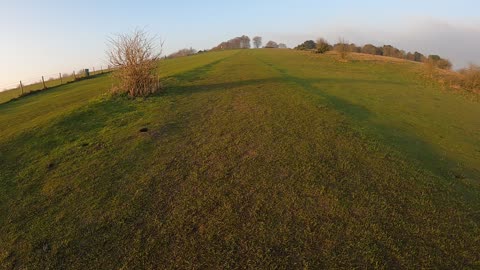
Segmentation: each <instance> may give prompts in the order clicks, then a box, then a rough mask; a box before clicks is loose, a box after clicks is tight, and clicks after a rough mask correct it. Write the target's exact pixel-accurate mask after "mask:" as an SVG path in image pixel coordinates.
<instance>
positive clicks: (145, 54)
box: [107, 29, 162, 97]
mask: <svg viewBox="0 0 480 270" xmlns="http://www.w3.org/2000/svg"><path fill="white" fill-rule="evenodd" d="M154 41H155V38H154V37H151V36H149V35H148V34H147V33H146V32H145V31H143V30H139V29H137V30H135V31H133V32H132V33H130V34H118V35H116V36H115V37H113V38H110V39H109V50H108V51H107V54H108V58H109V62H110V64H111V65H113V67H114V68H117V69H116V71H115V72H114V73H113V74H114V76H115V77H116V79H117V82H118V84H119V86H118V88H114V89H112V90H113V91H114V92H122V93H128V94H129V95H130V96H133V97H137V96H148V95H150V94H152V93H154V92H156V91H158V90H159V89H160V83H159V81H158V79H157V76H156V74H155V72H156V69H157V61H158V60H159V59H160V55H161V48H162V43H160V48H158V49H159V51H158V50H157V47H156V46H155V42H154Z"/></svg>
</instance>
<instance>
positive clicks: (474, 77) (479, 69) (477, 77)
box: [460, 65, 480, 90]
mask: <svg viewBox="0 0 480 270" xmlns="http://www.w3.org/2000/svg"><path fill="white" fill-rule="evenodd" d="M460 74H462V75H463V80H462V85H463V86H464V87H465V88H467V89H470V90H480V66H477V65H470V66H469V67H468V68H466V69H462V70H460Z"/></svg>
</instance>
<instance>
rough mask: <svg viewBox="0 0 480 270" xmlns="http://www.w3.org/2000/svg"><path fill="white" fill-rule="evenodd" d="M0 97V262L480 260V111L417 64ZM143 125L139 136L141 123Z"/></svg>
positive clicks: (204, 72) (195, 74)
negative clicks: (132, 93)
mask: <svg viewBox="0 0 480 270" xmlns="http://www.w3.org/2000/svg"><path fill="white" fill-rule="evenodd" d="M159 70H160V74H161V76H162V77H164V78H165V80H164V83H165V90H164V92H163V93H161V94H158V95H156V96H153V97H149V98H147V99H134V100H132V99H128V98H126V97H111V96H109V95H104V94H103V93H105V92H106V91H107V90H108V89H109V88H110V87H111V84H112V79H111V77H109V76H108V75H103V76H100V77H98V78H95V79H91V80H85V81H82V82H78V83H72V84H68V85H64V86H60V87H58V88H55V89H50V90H47V91H45V92H42V93H39V94H35V95H31V96H28V97H24V98H22V99H19V100H17V101H14V102H8V103H5V104H1V105H0V130H1V134H0V160H1V161H2V162H1V163H0V243H2V244H1V245H0V266H2V267H3V268H6V269H9V268H32V269H33V268H34V269H58V268H60V269H61V268H72V269H106V268H115V269H117V268H123V269H131V268H158V269H164V268H167V269H168V268H179V269H191V268H202V269H212V268H213V269H215V268H217V269H218V268H252V269H270V268H281V269H292V268H306V269H318V268H336V269H339V268H344V269H351V268H354V267H358V268H368V269H370V268H389V269H391V268H404V269H418V268H443V269H462V268H467V269H468V268H472V269H474V268H479V267H480V252H478V251H479V250H480V185H479V183H480V182H479V181H480V171H479V168H480V117H479V116H480V104H479V103H478V102H474V101H470V100H468V99H466V98H464V97H462V96H459V95H457V94H454V93H452V92H449V91H445V90H442V89H441V88H440V87H439V86H438V85H436V84H435V83H434V82H429V81H427V80H425V79H424V78H423V77H422V75H421V67H420V66H419V65H418V64H415V63H410V62H400V61H395V62H390V61H384V60H379V61H376V60H375V59H374V60H362V61H360V60H351V61H349V62H347V63H342V62H338V61H337V60H335V56H334V55H322V56H318V55H313V54H306V53H302V52H295V51H289V50H245V51H225V52H217V53H207V54H202V55H197V56H192V57H186V58H179V59H175V60H167V61H163V62H162V63H161V65H160V69H159ZM141 129H142V130H143V131H145V132H140V130H141Z"/></svg>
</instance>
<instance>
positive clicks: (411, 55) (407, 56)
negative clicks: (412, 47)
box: [405, 52, 415, 61]
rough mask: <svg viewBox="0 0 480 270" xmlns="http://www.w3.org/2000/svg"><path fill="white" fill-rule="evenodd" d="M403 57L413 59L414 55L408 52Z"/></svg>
mask: <svg viewBox="0 0 480 270" xmlns="http://www.w3.org/2000/svg"><path fill="white" fill-rule="evenodd" d="M405 59H407V60H410V61H415V55H414V54H413V53H411V52H408V53H407V55H405Z"/></svg>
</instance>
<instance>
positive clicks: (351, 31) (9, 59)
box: [0, 0, 480, 89]
mask: <svg viewBox="0 0 480 270" xmlns="http://www.w3.org/2000/svg"><path fill="white" fill-rule="evenodd" d="M479 10H480V1H473V0H457V1H441V0H423V1H422V0H416V1H415V0H404V1H399V0H390V1H380V0H375V1H367V0H362V1H346V0H344V1H319V0H316V1H309V0H295V1H284V2H283V1H278V0H276V1H272V0H268V1H258V0H257V1H251V0H243V1H236V2H233V1H225V0H223V1H208V0H204V1H141V0H137V1H90V0H81V1H65V0H62V1H53V0H52V1H46V0H45V1H33V0H32V1H21V0H15V1H14V0H10V1H7V0H0V37H1V42H0V89H3V86H5V85H8V84H10V83H13V84H14V83H16V82H18V81H19V80H29V79H33V78H37V77H39V76H41V75H43V74H45V75H46V74H53V73H58V72H71V71H72V70H74V69H75V70H78V69H81V68H84V67H91V66H100V65H105V63H106V61H105V49H106V45H105V40H106V38H107V37H108V36H109V35H111V34H113V33H117V32H127V31H130V30H132V29H134V28H135V27H146V28H147V29H148V31H149V32H151V33H153V34H156V35H158V36H160V37H162V38H163V39H164V40H165V52H166V53H170V52H172V51H175V50H178V49H181V48H184V47H190V46H191V47H194V48H196V49H208V48H211V47H213V46H215V45H216V44H218V43H220V42H221V41H224V40H227V39H230V38H232V37H235V36H239V35H242V34H246V35H249V36H254V35H261V36H263V37H264V40H265V41H266V40H268V39H273V40H275V41H277V42H284V43H286V44H287V45H288V46H295V45H297V44H298V43H300V42H302V41H304V40H305V39H315V38H317V37H320V36H323V37H326V38H327V39H329V40H330V41H331V42H335V41H336V40H337V39H338V37H340V36H341V37H344V38H345V39H346V40H348V41H350V42H355V43H357V44H359V45H361V44H364V43H374V44H376V45H383V44H392V45H394V46H397V47H399V48H401V49H405V50H418V51H421V52H425V53H426V54H429V53H432V54H433V53H435V54H440V55H442V56H444V57H446V58H449V59H451V60H452V61H453V62H454V64H455V66H456V67H460V66H464V65H466V64H467V63H468V62H470V61H471V62H476V63H480V52H478V49H477V48H479V47H480V16H479V15H478V11H479Z"/></svg>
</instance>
